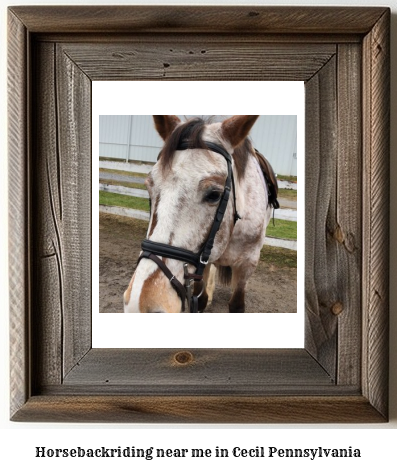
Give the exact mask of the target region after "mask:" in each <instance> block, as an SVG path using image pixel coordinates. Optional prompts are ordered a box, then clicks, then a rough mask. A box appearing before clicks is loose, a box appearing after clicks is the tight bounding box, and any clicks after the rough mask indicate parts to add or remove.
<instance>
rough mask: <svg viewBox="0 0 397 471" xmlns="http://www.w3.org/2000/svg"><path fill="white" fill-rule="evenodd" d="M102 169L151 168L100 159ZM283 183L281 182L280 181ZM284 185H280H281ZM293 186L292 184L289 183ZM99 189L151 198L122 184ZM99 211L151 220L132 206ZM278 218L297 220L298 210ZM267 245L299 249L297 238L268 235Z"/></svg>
mask: <svg viewBox="0 0 397 471" xmlns="http://www.w3.org/2000/svg"><path fill="white" fill-rule="evenodd" d="M99 167H100V169H101V168H102V169H107V170H124V171H128V172H136V173H143V174H146V173H148V172H149V171H150V170H151V168H152V167H151V166H150V165H145V164H142V165H139V164H133V163H126V162H113V161H106V160H101V161H99ZM280 183H281V182H280ZM281 186H282V185H280V187H281ZM288 187H291V185H288ZM99 190H100V191H107V192H109V193H116V194H120V195H126V196H135V197H138V198H149V193H148V192H147V191H146V190H141V189H139V188H129V187H126V186H122V185H112V184H108V183H99ZM99 211H101V212H103V213H108V214H116V215H118V216H126V217H131V218H135V219H142V220H144V221H148V220H149V213H148V212H147V211H141V210H138V209H131V208H123V207H120V206H106V205H99ZM275 218H276V219H283V220H288V221H297V211H296V210H293V209H284V208H282V209H281V208H280V209H277V210H276V213H275ZM265 244H266V245H271V246H274V247H283V248H287V249H290V250H297V241H295V240H286V239H278V238H274V237H266V241H265Z"/></svg>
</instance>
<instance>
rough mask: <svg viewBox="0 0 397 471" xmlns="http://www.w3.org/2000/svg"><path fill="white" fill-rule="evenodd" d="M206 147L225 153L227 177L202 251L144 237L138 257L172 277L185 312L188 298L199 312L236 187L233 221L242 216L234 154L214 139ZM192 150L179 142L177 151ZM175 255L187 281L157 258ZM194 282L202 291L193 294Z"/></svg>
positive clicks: (190, 306)
mask: <svg viewBox="0 0 397 471" xmlns="http://www.w3.org/2000/svg"><path fill="white" fill-rule="evenodd" d="M204 144H205V147H203V148H204V149H209V150H211V151H213V152H216V153H217V154H220V155H222V156H223V157H224V158H225V160H226V163H227V177H226V182H225V188H224V190H223V193H222V196H221V199H220V202H219V205H218V208H217V210H216V213H215V217H214V221H213V223H212V226H211V229H210V232H209V234H208V237H207V239H206V241H205V242H204V244H203V246H202V248H201V249H200V250H199V252H197V253H194V252H191V251H190V250H187V249H183V248H180V247H174V246H172V245H169V244H163V243H160V242H153V241H151V240H149V239H144V240H143V241H142V244H141V248H142V253H141V255H140V256H139V258H138V262H137V263H139V262H140V261H141V259H142V258H148V259H150V260H152V261H153V262H154V263H156V264H157V266H158V267H159V268H160V270H162V272H163V273H164V275H165V276H166V277H167V278H168V279H169V280H170V283H171V286H172V287H173V288H174V289H175V291H176V292H177V294H178V296H179V297H180V298H181V301H182V311H185V300H187V303H188V309H189V312H198V299H199V297H200V296H201V295H202V293H203V291H204V282H203V273H204V269H205V267H206V265H208V260H209V258H210V255H211V250H212V248H213V246H214V241H215V236H216V234H217V232H218V230H219V228H220V226H221V223H222V220H223V217H224V214H225V212H226V208H227V203H228V201H229V196H230V192H231V190H233V208H234V224H236V222H237V221H238V220H239V219H241V217H240V215H239V214H238V212H237V207H236V191H235V185H234V177H233V169H232V157H231V155H230V154H229V153H228V152H227V151H226V149H224V148H223V147H221V146H219V145H218V144H214V143H213V142H207V141H204ZM187 149H192V147H190V145H189V143H187V142H182V143H180V144H179V146H178V148H177V150H187ZM158 256H161V257H165V258H172V259H175V260H179V261H181V262H184V264H183V269H184V281H185V282H184V284H183V285H182V283H180V281H178V280H177V279H176V277H175V276H174V275H173V274H172V272H171V271H170V270H169V269H168V267H167V266H166V265H165V263H164V262H163V261H162V260H161V259H160V258H159V257H158ZM188 264H191V265H194V266H195V267H196V271H195V273H189V271H188ZM195 282H200V283H201V291H200V293H199V294H195V293H194V284H195Z"/></svg>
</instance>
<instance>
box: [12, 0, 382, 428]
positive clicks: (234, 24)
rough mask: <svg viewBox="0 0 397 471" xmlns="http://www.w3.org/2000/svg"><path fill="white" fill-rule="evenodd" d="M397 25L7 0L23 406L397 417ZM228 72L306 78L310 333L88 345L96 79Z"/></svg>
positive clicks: (18, 389) (314, 15) (378, 18)
mask: <svg viewBox="0 0 397 471" xmlns="http://www.w3.org/2000/svg"><path fill="white" fill-rule="evenodd" d="M389 22H390V11H389V9H388V8H383V7H379V8H378V7H374V8H361V7H360V8H340V7H335V8H334V7H329V8H328V7H326V8H322V7H313V8H312V7H217V6H216V7H197V6H192V7H187V6H178V7H175V6H172V7H166V6H155V7H148V6H144V7H143V6H142V7H135V6H131V7H129V6H112V7H103V6H81V7H76V6H60V7H23V6H21V7H11V8H9V12H8V25H9V26H8V28H9V31H8V33H9V75H8V77H9V136H8V137H9V169H10V179H9V182H10V305H11V321H10V330H11V332H10V335H11V337H10V338H11V419H12V420H14V421H41V422H46V421H51V422H54V421H55V422H57V421H59V422H61V421H71V422H168V423H171V422H179V423H185V422H195V423H213V422H222V423H226V422H228V423H255V422H256V423H319V422H328V423H330V422H348V423H351V422H383V421H387V417H388V247H389V245H388V240H389V239H388V237H389V235H388V234H389V232H388V224H389V222H388V220H389V171H388V170H389ZM225 79H227V80H230V79H234V80H303V81H305V83H306V86H305V89H306V249H305V251H306V255H305V257H306V262H305V267H306V269H305V271H306V273H305V277H306V293H305V299H306V323H305V326H306V328H305V331H306V332H305V348H303V349H292V350H283V349H276V350H266V349H259V350H258V349H256V350H253V349H242V350H237V349H226V350H224V349H206V350H203V349H194V350H186V348H187V347H188V346H184V345H183V340H181V345H180V346H177V345H176V346H175V349H151V350H149V349H143V350H137V349H125V350H121V349H120V350H119V349H92V348H91V298H90V293H91V289H90V283H91V255H90V243H91V240H90V227H91V204H90V201H91V188H90V186H91V184H90V182H91V174H90V172H91V81H92V80H225ZM65 182H68V184H67V185H66V184H65ZM209 328H210V326H209ZM181 347H183V348H181Z"/></svg>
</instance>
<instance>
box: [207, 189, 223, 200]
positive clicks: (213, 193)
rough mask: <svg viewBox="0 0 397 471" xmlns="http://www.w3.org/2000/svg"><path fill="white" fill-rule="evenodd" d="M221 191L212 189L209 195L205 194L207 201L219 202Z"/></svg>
mask: <svg viewBox="0 0 397 471" xmlns="http://www.w3.org/2000/svg"><path fill="white" fill-rule="evenodd" d="M220 197H221V192H219V191H216V190H212V191H210V192H209V193H208V194H207V195H205V201H206V202H207V203H217V202H218V201H219V200H220Z"/></svg>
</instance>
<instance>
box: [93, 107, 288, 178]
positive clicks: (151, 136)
mask: <svg viewBox="0 0 397 471" xmlns="http://www.w3.org/2000/svg"><path fill="white" fill-rule="evenodd" d="M190 117H192V116H186V117H185V116H180V118H181V119H185V118H190ZM226 117H227V116H220V115H218V116H214V117H213V119H215V120H223V119H225V118H226ZM251 138H252V142H253V144H254V146H255V147H256V148H257V149H258V150H259V151H260V152H261V153H262V154H264V155H265V156H266V158H267V159H268V160H269V161H270V163H271V164H272V166H273V168H274V170H275V172H276V173H279V174H283V175H296V174H297V151H296V149H297V147H296V146H297V119H296V116H260V117H259V119H258V121H257V122H256V123H255V125H254V127H253V129H252V131H251ZM99 140H100V143H99V154H100V157H111V158H116V159H124V160H138V161H144V162H156V160H157V156H158V154H159V152H160V149H161V147H162V140H161V138H160V137H159V135H158V134H157V132H156V130H155V129H154V126H153V119H152V117H151V116H149V115H147V116H142V115H140V116H131V115H111V116H110V115H106V116H100V119H99Z"/></svg>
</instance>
